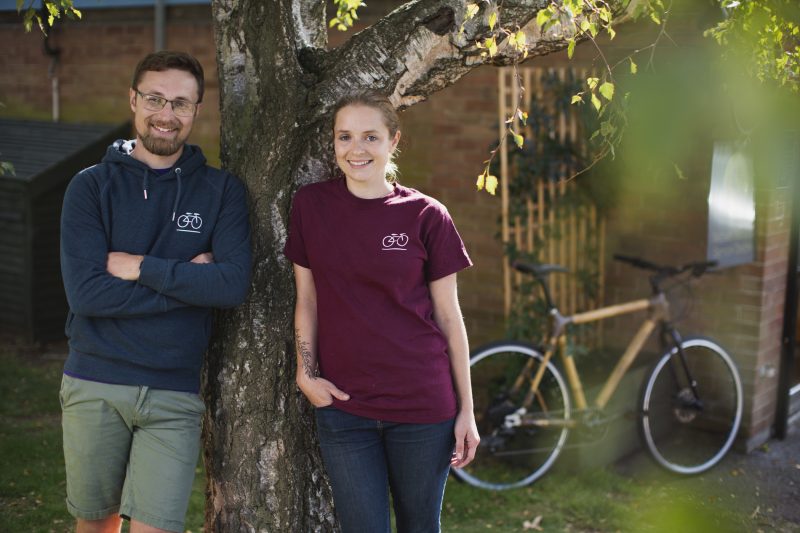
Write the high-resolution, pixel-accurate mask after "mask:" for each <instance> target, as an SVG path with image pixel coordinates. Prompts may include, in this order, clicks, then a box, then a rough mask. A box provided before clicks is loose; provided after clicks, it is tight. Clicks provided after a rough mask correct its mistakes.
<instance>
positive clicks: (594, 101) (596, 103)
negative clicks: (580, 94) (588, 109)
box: [592, 93, 603, 111]
mask: <svg viewBox="0 0 800 533" xmlns="http://www.w3.org/2000/svg"><path fill="white" fill-rule="evenodd" d="M592 105H593V106H594V108H595V109H597V110H598V111H600V108H601V107H603V103H602V102H601V101H600V99H599V98H598V97H597V95H596V94H594V93H592Z"/></svg>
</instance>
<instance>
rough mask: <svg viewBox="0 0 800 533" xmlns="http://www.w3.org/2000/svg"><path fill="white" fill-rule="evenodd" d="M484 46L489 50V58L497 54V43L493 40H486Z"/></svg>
mask: <svg viewBox="0 0 800 533" xmlns="http://www.w3.org/2000/svg"><path fill="white" fill-rule="evenodd" d="M484 44H485V45H486V48H487V49H488V50H489V57H494V56H495V55H496V54H497V43H496V42H495V40H494V38H490V39H486V42H485V43H484Z"/></svg>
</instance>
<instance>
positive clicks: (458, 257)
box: [422, 202, 472, 282]
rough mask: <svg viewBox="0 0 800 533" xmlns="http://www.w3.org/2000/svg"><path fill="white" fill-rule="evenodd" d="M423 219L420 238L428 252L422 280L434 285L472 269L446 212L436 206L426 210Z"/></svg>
mask: <svg viewBox="0 0 800 533" xmlns="http://www.w3.org/2000/svg"><path fill="white" fill-rule="evenodd" d="M426 215H427V220H426V223H425V224H424V225H423V232H424V233H423V236H422V239H423V242H424V243H425V248H426V250H427V252H428V260H427V261H426V262H425V279H426V280H427V281H428V282H431V281H436V280H437V279H440V278H443V277H445V276H449V275H450V274H453V273H455V272H459V271H461V270H464V269H465V268H467V267H470V266H472V261H471V260H470V258H469V255H468V254H467V250H466V248H465V247H464V241H462V240H461V236H460V235H459V234H458V230H456V226H455V224H453V219H452V218H450V213H448V212H447V209H446V208H445V207H444V206H443V205H441V204H439V203H438V202H437V203H434V204H431V205H430V206H429V207H428V208H427V209H426Z"/></svg>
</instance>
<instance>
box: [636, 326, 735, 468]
mask: <svg viewBox="0 0 800 533" xmlns="http://www.w3.org/2000/svg"><path fill="white" fill-rule="evenodd" d="M681 348H682V350H683V354H684V360H685V365H684V364H683V363H682V361H681V357H680V354H679V352H678V349H677V348H673V349H672V350H671V351H669V352H667V353H665V354H664V355H663V356H662V357H661V358H660V359H659V360H658V361H657V362H656V364H655V366H654V367H653V370H652V371H651V372H650V375H649V376H648V378H647V380H645V382H644V384H643V388H642V397H641V411H640V413H639V429H640V431H641V435H642V438H643V440H644V442H645V445H646V446H647V449H648V450H649V451H650V454H651V455H652V456H653V458H654V459H655V460H656V461H657V462H658V463H659V464H660V465H661V466H663V467H664V468H666V469H667V470H671V471H672V472H676V473H678V474H698V473H700V472H704V471H706V470H708V469H709V468H711V467H712V466H714V465H715V464H717V463H718V462H719V461H720V460H721V459H722V458H723V457H724V456H725V454H726V453H727V452H728V450H729V449H730V448H731V445H732V444H733V441H734V439H735V438H736V433H737V432H738V431H739V425H740V423H741V421H742V382H741V380H740V379H739V372H738V371H737V370H736V365H735V364H734V363H733V361H732V360H731V358H730V356H729V355H728V354H727V353H726V352H725V350H724V349H722V348H721V347H720V346H719V345H718V344H717V343H715V342H714V341H712V340H710V339H704V338H692V339H685V340H684V341H683V343H682V344H681ZM687 370H688V376H687ZM691 380H693V381H694V382H695V387H694V388H695V390H696V391H697V396H695V393H694V392H693V391H692V387H691V386H690V383H691Z"/></svg>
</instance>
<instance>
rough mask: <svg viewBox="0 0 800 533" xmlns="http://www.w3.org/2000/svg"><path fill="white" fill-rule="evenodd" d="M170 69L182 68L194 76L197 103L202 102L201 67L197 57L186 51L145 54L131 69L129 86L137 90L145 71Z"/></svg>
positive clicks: (202, 83) (202, 77)
mask: <svg viewBox="0 0 800 533" xmlns="http://www.w3.org/2000/svg"><path fill="white" fill-rule="evenodd" d="M170 69H175V70H183V71H185V72H188V73H189V74H191V75H192V76H194V79H195V80H197V95H198V99H197V103H198V104H199V103H200V102H202V101H203V88H204V76H203V67H202V66H201V65H200V62H199V61H198V60H197V59H195V58H194V57H193V56H191V55H189V54H187V53H186V52H174V51H171V50H162V51H160V52H153V53H152V54H148V55H146V56H145V57H144V59H142V60H141V61H139V64H138V65H136V70H134V71H133V81H132V82H131V87H132V88H133V89H134V90H137V91H138V90H139V82H140V81H141V80H142V76H144V73H145V72H148V71H155V72H163V71H165V70H170Z"/></svg>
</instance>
